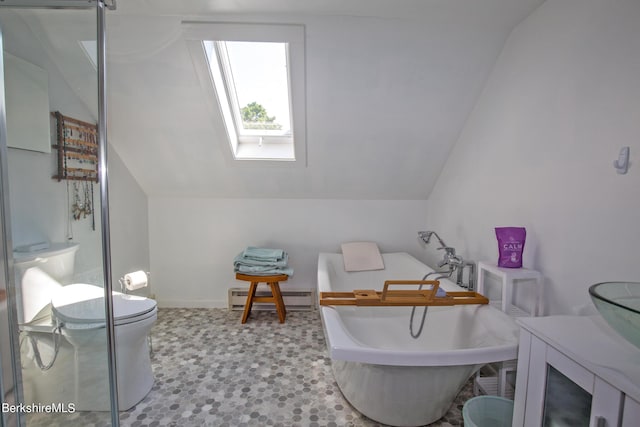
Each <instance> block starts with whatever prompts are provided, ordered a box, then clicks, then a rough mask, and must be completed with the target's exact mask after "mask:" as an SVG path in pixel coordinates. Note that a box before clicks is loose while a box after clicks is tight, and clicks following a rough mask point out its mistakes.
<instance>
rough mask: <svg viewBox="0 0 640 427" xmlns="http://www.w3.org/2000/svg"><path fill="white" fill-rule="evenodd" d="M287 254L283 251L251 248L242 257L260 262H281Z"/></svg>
mask: <svg viewBox="0 0 640 427" xmlns="http://www.w3.org/2000/svg"><path fill="white" fill-rule="evenodd" d="M284 255H285V252H284V251H283V250H282V249H270V248H257V247H255V246H249V247H247V249H245V250H244V252H243V253H242V256H243V257H245V258H251V259H255V260H259V261H273V262H276V261H280V260H282V258H283V257H284Z"/></svg>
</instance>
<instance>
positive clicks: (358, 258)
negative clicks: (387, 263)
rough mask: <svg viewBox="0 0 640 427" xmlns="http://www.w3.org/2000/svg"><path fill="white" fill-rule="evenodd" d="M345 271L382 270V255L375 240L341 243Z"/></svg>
mask: <svg viewBox="0 0 640 427" xmlns="http://www.w3.org/2000/svg"><path fill="white" fill-rule="evenodd" d="M342 258H343V259H344V269H345V271H367V270H384V262H383V261H382V255H380V250H379V249H378V245H377V244H376V243H375V242H349V243H343V244H342Z"/></svg>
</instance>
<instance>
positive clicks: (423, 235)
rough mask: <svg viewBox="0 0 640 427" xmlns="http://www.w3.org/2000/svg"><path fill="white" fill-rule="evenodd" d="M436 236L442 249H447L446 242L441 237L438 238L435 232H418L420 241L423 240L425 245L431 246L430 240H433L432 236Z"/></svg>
mask: <svg viewBox="0 0 640 427" xmlns="http://www.w3.org/2000/svg"><path fill="white" fill-rule="evenodd" d="M433 235H435V236H436V239H438V242H439V243H440V246H441V247H443V248H444V247H447V244H446V243H445V242H443V241H442V239H441V238H440V236H438V233H436V232H435V231H418V237H419V238H420V240H422V241H423V242H424V243H425V244H429V240H431V236H433Z"/></svg>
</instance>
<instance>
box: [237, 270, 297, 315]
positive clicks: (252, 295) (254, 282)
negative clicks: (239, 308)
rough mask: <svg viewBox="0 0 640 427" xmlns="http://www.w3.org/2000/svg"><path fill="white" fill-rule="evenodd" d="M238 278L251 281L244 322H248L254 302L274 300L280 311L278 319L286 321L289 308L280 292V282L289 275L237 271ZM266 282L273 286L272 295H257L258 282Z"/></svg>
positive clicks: (285, 279) (284, 280)
mask: <svg viewBox="0 0 640 427" xmlns="http://www.w3.org/2000/svg"><path fill="white" fill-rule="evenodd" d="M236 279H237V280H245V281H247V282H251V286H249V295H247V302H246V304H245V306H244V313H243V314H242V323H247V318H248V317H249V314H251V306H252V305H253V303H254V302H272V303H274V304H275V305H276V311H277V312H278V319H280V323H284V319H285V317H287V309H286V308H285V306H284V301H283V300H282V294H281V293H280V283H279V282H286V281H287V279H289V276H287V275H286V274H278V275H275V276H251V275H248V274H240V273H236ZM261 282H265V283H266V284H267V285H269V287H270V288H271V296H270V297H257V296H256V289H257V288H258V283H261Z"/></svg>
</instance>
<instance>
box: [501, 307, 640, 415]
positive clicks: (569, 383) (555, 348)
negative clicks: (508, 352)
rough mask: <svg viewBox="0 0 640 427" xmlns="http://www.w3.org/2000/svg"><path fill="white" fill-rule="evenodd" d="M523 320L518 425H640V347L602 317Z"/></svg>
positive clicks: (517, 380) (517, 408) (517, 379)
mask: <svg viewBox="0 0 640 427" xmlns="http://www.w3.org/2000/svg"><path fill="white" fill-rule="evenodd" d="M518 323H519V324H520V326H521V331H520V347H519V350H518V368H517V372H518V373H517V377H516V390H515V396H514V400H515V404H514V414H513V426H514V427H523V426H524V427H541V426H542V427H547V426H548V427H551V426H554V427H564V426H567V427H569V426H589V427H619V426H621V427H638V426H640V403H638V402H640V349H637V348H636V347H634V346H633V345H632V344H630V343H628V342H627V341H625V340H624V339H623V338H621V337H619V336H618V335H617V333H616V332H615V331H613V329H611V328H610V327H609V326H608V325H607V324H606V323H605V322H604V320H602V318H600V316H550V317H538V318H527V319H519V320H518Z"/></svg>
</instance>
